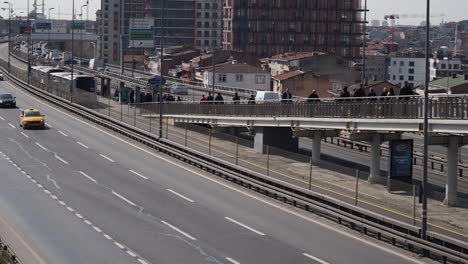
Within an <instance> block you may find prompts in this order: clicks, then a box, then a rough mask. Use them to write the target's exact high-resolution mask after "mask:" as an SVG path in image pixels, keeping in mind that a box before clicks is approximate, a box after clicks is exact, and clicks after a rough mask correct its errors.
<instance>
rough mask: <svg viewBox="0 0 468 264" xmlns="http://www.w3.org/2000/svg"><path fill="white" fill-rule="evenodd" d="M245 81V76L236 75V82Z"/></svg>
mask: <svg viewBox="0 0 468 264" xmlns="http://www.w3.org/2000/svg"><path fill="white" fill-rule="evenodd" d="M243 81H244V75H242V74H236V82H243Z"/></svg>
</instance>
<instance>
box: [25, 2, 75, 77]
mask: <svg viewBox="0 0 468 264" xmlns="http://www.w3.org/2000/svg"><path fill="white" fill-rule="evenodd" d="M73 1H74V0H73ZM27 4H28V7H27V8H26V16H27V18H26V19H27V29H28V84H29V83H30V81H31V80H30V77H29V76H31V58H30V55H31V54H30V53H31V31H30V30H31V28H30V27H31V25H30V20H29V0H28V3H27Z"/></svg>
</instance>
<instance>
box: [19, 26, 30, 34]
mask: <svg viewBox="0 0 468 264" xmlns="http://www.w3.org/2000/svg"><path fill="white" fill-rule="evenodd" d="M31 32H32V27H27V26H21V27H20V33H21V34H25V33H31Z"/></svg>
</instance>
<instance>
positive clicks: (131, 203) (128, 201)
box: [112, 191, 136, 206]
mask: <svg viewBox="0 0 468 264" xmlns="http://www.w3.org/2000/svg"><path fill="white" fill-rule="evenodd" d="M112 194H114V195H115V196H117V197H119V198H120V199H122V200H124V201H125V202H127V203H128V204H130V205H133V206H136V204H135V203H133V202H132V201H130V200H129V199H127V198H125V197H123V196H122V195H120V194H118V193H116V192H115V191H112Z"/></svg>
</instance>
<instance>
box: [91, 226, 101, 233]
mask: <svg viewBox="0 0 468 264" xmlns="http://www.w3.org/2000/svg"><path fill="white" fill-rule="evenodd" d="M93 229H94V230H96V232H98V233H101V232H102V230H101V229H99V227H97V226H93Z"/></svg>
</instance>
